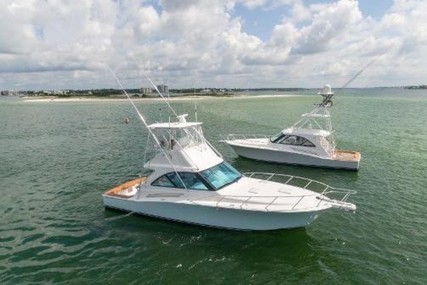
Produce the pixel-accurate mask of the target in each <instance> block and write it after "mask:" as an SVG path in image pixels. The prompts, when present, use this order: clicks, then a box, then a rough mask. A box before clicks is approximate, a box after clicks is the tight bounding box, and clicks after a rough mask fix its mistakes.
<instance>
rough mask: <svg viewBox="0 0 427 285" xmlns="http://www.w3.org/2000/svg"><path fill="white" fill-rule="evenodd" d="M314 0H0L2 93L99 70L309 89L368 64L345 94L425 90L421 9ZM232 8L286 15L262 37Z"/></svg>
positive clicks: (66, 81)
mask: <svg viewBox="0 0 427 285" xmlns="http://www.w3.org/2000/svg"><path fill="white" fill-rule="evenodd" d="M319 2H321V3H313V1H310V3H313V4H310V5H306V4H304V2H303V1H302V0H218V1H208V0H185V1H172V0H159V1H133V0H120V1H117V0H76V1H66V0H28V1H15V0H3V1H1V2H0V26H1V27H2V28H1V29H0V73H1V74H2V76H0V89H16V87H17V86H19V87H20V88H25V87H27V88H35V87H41V88H46V89H53V88H58V89H61V88H76V87H78V88H99V87H106V86H105V85H108V84H109V85H110V86H115V83H114V81H113V80H111V76H110V75H109V74H108V72H106V66H111V67H112V68H114V69H115V70H117V71H118V73H119V74H122V75H123V77H127V78H135V79H134V81H133V82H129V84H134V85H135V86H138V85H141V84H142V83H141V76H140V71H141V70H144V71H145V72H147V73H148V74H151V75H152V76H154V77H156V78H165V79H166V78H167V79H168V81H169V82H170V84H171V85H173V86H175V87H197V86H187V85H186V84H194V82H197V84H199V85H200V86H212V87H215V85H216V84H221V86H224V87H243V88H250V87H258V86H262V87H266V86H273V87H275V86H277V87H279V86H281V87H286V86H292V87H295V86H300V87H317V85H319V86H322V85H323V84H324V83H325V82H329V83H332V84H335V85H339V84H340V83H343V82H345V81H346V80H348V79H349V78H351V77H352V76H353V75H354V74H355V73H356V72H357V71H358V70H359V69H360V68H362V67H363V66H365V65H366V64H367V63H368V62H369V61H370V60H372V58H377V60H376V61H375V64H373V65H372V66H370V67H369V69H367V70H366V71H365V73H364V74H362V76H360V78H359V79H358V80H356V81H355V82H354V83H353V84H354V85H353V86H369V85H372V84H373V85H386V86H390V85H396V84H416V83H419V84H425V82H424V81H423V80H425V78H426V75H427V67H425V66H424V64H423V62H424V61H426V57H427V54H426V53H427V51H426V50H425V48H424V47H425V45H426V44H427V26H426V25H425V19H424V18H425V17H424V15H423V11H426V10H427V2H426V3H425V1H421V0H411V1H405V0H395V3H394V5H393V6H392V7H391V8H390V9H389V10H388V11H387V12H385V14H384V15H383V17H379V18H376V19H372V18H370V17H367V16H363V14H362V13H361V12H360V9H359V6H358V2H357V1H348V0H340V1H333V2H332V1H331V2H330V3H325V1H319ZM237 5H242V6H244V7H246V8H248V9H250V10H251V11H252V15H255V16H256V11H257V9H263V11H264V12H265V11H267V12H268V11H273V9H283V11H285V12H283V13H282V14H281V15H282V17H281V19H280V20H279V21H278V22H277V23H275V24H274V25H273V28H272V29H271V33H270V34H271V36H270V37H269V38H267V39H260V38H258V37H257V36H255V35H253V34H251V31H250V30H247V29H245V26H243V25H242V23H244V22H247V21H251V20H253V19H252V18H250V17H249V16H248V15H247V14H245V12H244V11H243V12H241V13H240V14H239V13H238V11H240V10H236V6H237ZM264 15H265V14H264ZM252 17H253V16H252ZM266 20H268V19H262V18H257V19H256V21H257V22H258V23H259V25H262V24H263V21H266ZM391 63H392V65H391ZM365 74H366V76H364V75H365ZM376 75H378V79H375V76H376ZM388 78H390V79H388ZM217 87H220V86H217Z"/></svg>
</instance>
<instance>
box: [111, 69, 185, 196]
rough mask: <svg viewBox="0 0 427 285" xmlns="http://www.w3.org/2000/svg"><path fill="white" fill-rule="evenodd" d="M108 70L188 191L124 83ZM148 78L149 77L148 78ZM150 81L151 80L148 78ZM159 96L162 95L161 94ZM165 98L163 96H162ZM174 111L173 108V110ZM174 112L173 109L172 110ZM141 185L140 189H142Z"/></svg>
mask: <svg viewBox="0 0 427 285" xmlns="http://www.w3.org/2000/svg"><path fill="white" fill-rule="evenodd" d="M108 69H109V70H110V72H111V74H112V75H113V77H114V78H115V79H116V81H117V83H118V84H119V85H120V88H121V89H122V91H123V93H124V94H125V95H126V97H127V98H128V100H129V101H130V103H131V104H132V106H133V108H134V109H135V111H136V113H137V114H138V117H139V119H140V120H141V121H142V123H143V124H144V126H145V127H146V128H147V130H148V132H149V133H150V135H151V136H152V137H153V138H154V141H155V142H156V144H157V146H158V147H159V148H160V150H161V152H162V153H163V155H164V157H165V158H166V159H167V161H168V163H169V164H170V166H171V167H172V168H173V170H174V171H175V173H176V174H177V175H178V178H179V180H180V181H181V183H182V185H184V187H185V189H187V186H186V185H185V183H184V181H182V179H181V176H180V175H179V174H178V171H177V170H176V168H175V166H174V165H173V163H172V161H171V160H170V159H169V156H168V155H167V153H166V152H165V150H164V149H163V148H162V146H161V144H160V142H159V140H158V139H157V137H156V136H155V135H154V133H153V132H152V130H151V129H150V128H149V127H148V124H147V121H145V119H144V117H143V116H142V114H141V112H139V110H138V108H137V107H136V105H135V103H134V102H133V100H132V99H131V98H130V96H129V94H128V93H127V92H126V89H125V88H124V87H123V85H122V82H121V81H120V79H119V78H118V77H117V75H116V73H115V72H114V71H113V70H112V69H111V68H110V67H109V66H108ZM147 78H148V77H147ZM148 79H149V78H148ZM149 80H150V79H149ZM150 82H151V83H152V81H151V80H150ZM156 90H157V92H159V90H158V89H157V87H156ZM159 94H161V93H160V92H159ZM162 98H163V96H162ZM163 99H164V98H163ZM168 106H169V107H170V105H169V104H168ZM170 108H171V107H170ZM171 109H172V108H171ZM172 111H173V109H172ZM174 114H175V115H176V113H175V111H174ZM141 184H142V180H141ZM141 184H140V187H141Z"/></svg>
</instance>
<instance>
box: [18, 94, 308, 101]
mask: <svg viewBox="0 0 427 285" xmlns="http://www.w3.org/2000/svg"><path fill="white" fill-rule="evenodd" d="M299 96H302V95H297V94H295V95H293V94H277V95H233V96H222V97H218V96H185V97H184V96H183V97H181V96H177V97H169V98H165V99H166V100H167V101H191V100H209V99H213V100H217V99H227V100H228V99H232V100H233V99H234V100H235V99H262V98H279V97H280V98H281V97H299ZM131 99H132V101H135V102H139V101H141V102H142V101H145V102H156V101H161V100H163V99H162V98H160V97H157V98H155V97H153V98H131ZM22 100H23V101H24V102H29V103H67V102H68V103H75V102H82V103H90V102H127V101H129V99H127V98H94V97H91V98H85V97H73V98H58V97H48V98H31V97H24V98H22Z"/></svg>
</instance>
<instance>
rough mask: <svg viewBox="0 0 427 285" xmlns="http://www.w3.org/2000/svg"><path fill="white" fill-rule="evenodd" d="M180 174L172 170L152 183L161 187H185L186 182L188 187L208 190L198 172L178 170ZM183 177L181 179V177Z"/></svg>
mask: <svg viewBox="0 0 427 285" xmlns="http://www.w3.org/2000/svg"><path fill="white" fill-rule="evenodd" d="M178 174H179V177H178V175H177V174H176V173H175V172H171V173H168V174H165V175H163V176H161V177H159V178H158V179H157V180H156V181H154V182H153V183H152V184H151V185H153V186H161V187H172V188H185V187H184V184H182V182H184V183H185V185H186V186H187V189H194V190H208V187H207V186H206V184H205V183H204V182H203V181H202V180H201V179H200V177H199V176H198V175H197V173H190V172H178ZM180 178H181V179H180Z"/></svg>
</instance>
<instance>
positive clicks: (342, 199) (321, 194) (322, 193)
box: [188, 172, 356, 212]
mask: <svg viewBox="0 0 427 285" xmlns="http://www.w3.org/2000/svg"><path fill="white" fill-rule="evenodd" d="M244 175H245V176H247V177H252V178H255V177H267V179H264V180H267V181H275V182H278V181H276V180H280V179H285V180H286V181H284V182H283V181H281V182H280V183H282V184H286V185H291V186H295V187H300V188H304V189H307V190H311V191H314V192H315V194H306V195H287V196H279V195H270V196H266V195H260V196H258V195H257V196H248V195H244V196H241V195H209V196H204V197H198V198H195V199H188V201H190V202H191V203H194V204H199V203H200V202H202V201H203V202H208V201H211V202H213V203H214V204H213V205H214V206H215V207H220V205H221V204H222V203H229V204H233V207H234V204H237V205H236V207H238V208H240V209H242V210H243V209H245V205H246V206H249V205H250V204H252V205H259V206H260V208H263V209H264V210H265V211H269V210H270V209H271V208H272V207H274V206H283V204H280V202H281V201H283V200H284V199H287V200H288V201H287V202H289V199H290V198H294V199H295V200H296V202H294V203H292V204H288V205H287V209H285V210H281V211H282V212H285V211H292V210H294V209H295V208H296V207H297V206H298V205H299V204H300V203H301V202H302V201H303V200H304V199H305V198H307V197H313V196H316V198H317V199H319V202H318V203H317V205H316V207H319V206H320V205H321V203H322V202H327V203H332V204H334V205H335V206H337V207H340V208H343V209H347V210H348V209H351V206H353V207H354V205H352V204H350V203H346V201H347V199H348V198H349V197H350V195H352V194H355V193H356V191H354V190H349V189H344V188H335V187H332V186H329V185H327V184H325V183H323V182H319V181H316V180H313V179H308V178H304V177H299V176H293V175H286V174H276V173H262V172H248V173H245V174H244ZM301 181H302V182H303V183H304V185H305V187H302V186H298V184H301ZM316 185H317V186H316ZM319 187H320V188H319ZM310 188H311V189H310ZM315 188H317V189H315ZM328 195H333V196H334V197H328ZM268 199H271V200H268ZM266 200H267V201H266ZM265 204H267V205H266V206H265V207H264V206H263V205H265ZM261 206H262V207H261ZM301 209H304V208H301ZM276 211H277V210H276ZM279 212H280V211H279Z"/></svg>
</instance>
